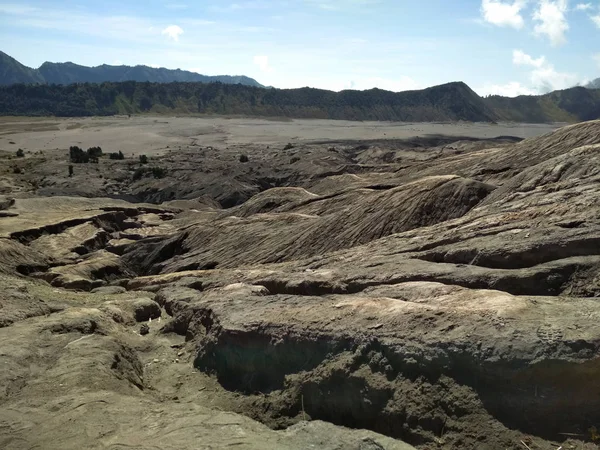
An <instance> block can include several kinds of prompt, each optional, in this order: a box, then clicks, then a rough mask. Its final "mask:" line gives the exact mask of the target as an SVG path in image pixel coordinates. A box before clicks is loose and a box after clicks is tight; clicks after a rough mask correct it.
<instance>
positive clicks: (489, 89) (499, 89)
mask: <svg viewBox="0 0 600 450" xmlns="http://www.w3.org/2000/svg"><path fill="white" fill-rule="evenodd" d="M475 91H476V92H477V93H478V94H479V95H483V96H486V95H501V96H503V97H517V96H519V95H535V94H537V93H538V92H536V91H535V90H533V89H531V88H529V87H527V86H523V85H522V84H521V83H519V82H517V81H512V82H510V83H506V84H491V83H488V84H485V85H484V86H482V87H480V88H477V89H475Z"/></svg>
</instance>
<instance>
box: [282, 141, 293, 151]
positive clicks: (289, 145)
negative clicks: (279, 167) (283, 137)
mask: <svg viewBox="0 0 600 450" xmlns="http://www.w3.org/2000/svg"><path fill="white" fill-rule="evenodd" d="M293 148H294V144H292V143H290V142H288V143H287V145H286V146H285V147H283V149H284V150H291V149H293Z"/></svg>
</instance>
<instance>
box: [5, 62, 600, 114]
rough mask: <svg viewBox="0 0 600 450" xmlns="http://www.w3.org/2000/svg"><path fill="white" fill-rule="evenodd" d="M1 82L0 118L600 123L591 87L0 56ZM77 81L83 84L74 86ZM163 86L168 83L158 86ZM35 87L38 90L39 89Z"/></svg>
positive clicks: (596, 93)
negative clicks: (520, 87)
mask: <svg viewBox="0 0 600 450" xmlns="http://www.w3.org/2000/svg"><path fill="white" fill-rule="evenodd" d="M188 77H189V78H191V80H190V79H188ZM0 79H1V80H2V83H4V84H5V86H0V115H35V116H48V115H50V116H52V115H54V116H91V115H114V114H137V113H146V112H149V113H169V114H170V113H177V114H198V113H200V114H221V115H247V116H259V117H260V116H262V117H267V116H270V117H296V118H321V119H345V120H388V121H407V122H428V121H460V120H464V121H470V122H497V121H513V122H530V123H545V122H579V121H584V120H591V119H599V118H600V89H594V87H595V86H596V85H595V84H593V83H592V84H590V85H589V86H588V87H573V88H570V89H565V90H561V91H554V92H551V93H549V94H545V95H529V96H526V95H523V96H519V97H514V98H509V97H501V96H490V97H486V98H482V97H480V96H479V95H477V94H476V93H475V92H474V91H473V90H472V89H471V88H469V86H467V85H466V84H465V83H462V82H453V83H447V84H443V85H440V86H434V87H430V88H427V89H423V90H416V91H405V92H398V93H396V92H389V91H384V90H381V89H371V90H368V91H352V90H347V91H342V92H332V91H326V90H321V89H312V88H301V89H273V88H264V87H262V86H261V85H260V84H258V83H257V82H256V81H255V80H252V79H251V78H247V77H229V76H223V77H206V76H203V75H199V74H196V73H192V72H185V71H181V70H167V69H153V68H150V67H146V66H136V67H128V66H99V67H84V66H78V65H75V64H72V63H64V64H53V63H44V64H43V65H42V66H41V67H40V68H39V69H30V68H28V67H25V66H23V65H22V64H20V63H19V62H18V61H16V60H14V59H13V58H11V57H9V56H8V55H5V54H2V53H0ZM106 80H110V81H106ZM83 81H85V82H87V83H88V84H86V85H83V86H82V85H77V86H75V85H74V84H73V83H81V82H83ZM140 81H152V83H150V84H148V83H140ZM198 81H201V82H198ZM207 81H208V82H207ZM210 81H220V83H210ZM167 82H170V83H169V84H163V83H167ZM597 82H598V84H600V81H598V80H597ZM13 83H21V84H13ZM40 83H43V84H42V85H41V86H40ZM47 83H49V84H47ZM0 84H1V83H0Z"/></svg>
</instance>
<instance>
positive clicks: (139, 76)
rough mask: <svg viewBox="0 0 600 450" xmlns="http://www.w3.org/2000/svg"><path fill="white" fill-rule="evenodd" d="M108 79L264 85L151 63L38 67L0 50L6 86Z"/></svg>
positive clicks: (1, 77) (2, 81) (0, 80)
mask: <svg viewBox="0 0 600 450" xmlns="http://www.w3.org/2000/svg"><path fill="white" fill-rule="evenodd" d="M105 81H112V82H120V81H140V82H142V81H150V82H153V83H171V82H175V81H179V82H199V83H211V82H221V83H225V84H243V85H246V86H256V87H262V85H261V84H260V83H259V82H258V81H256V80H254V79H252V78H249V77H246V76H243V75H240V76H231V75H218V76H208V75H200V74H198V73H195V72H189V71H187V70H179V69H176V70H171V69H165V68H154V67H148V66H133V67H131V66H109V65H106V64H103V65H101V66H97V67H87V66H80V65H78V64H74V63H72V62H66V63H51V62H45V63H44V64H42V65H41V66H40V67H39V68H38V69H32V68H30V67H27V66H24V65H23V64H21V63H20V62H19V61H17V60H16V59H14V58H13V57H11V56H9V55H7V54H6V53H3V52H0V85H3V86H6V85H11V84H15V83H25V84H31V83H46V84H65V85H66V84H72V83H103V82H105Z"/></svg>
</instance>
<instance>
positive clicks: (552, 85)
mask: <svg viewBox="0 0 600 450" xmlns="http://www.w3.org/2000/svg"><path fill="white" fill-rule="evenodd" d="M530 78H531V82H532V83H533V85H534V86H535V87H536V88H537V89H538V91H540V92H541V93H545V92H550V91H555V90H557V89H567V88H570V87H573V86H575V85H577V84H578V82H579V81H580V80H579V78H578V77H577V75H575V74H572V73H565V72H557V71H556V70H555V69H554V66H553V65H552V64H548V65H546V66H544V67H540V68H539V69H535V70H534V71H533V72H531V77H530Z"/></svg>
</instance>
